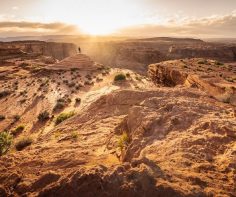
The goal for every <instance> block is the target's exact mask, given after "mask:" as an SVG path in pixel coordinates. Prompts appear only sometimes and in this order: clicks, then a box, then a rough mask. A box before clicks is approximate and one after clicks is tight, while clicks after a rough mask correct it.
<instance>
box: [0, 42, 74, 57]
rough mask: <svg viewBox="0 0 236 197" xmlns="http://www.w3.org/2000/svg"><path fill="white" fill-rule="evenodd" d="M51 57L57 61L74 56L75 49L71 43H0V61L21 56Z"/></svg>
mask: <svg viewBox="0 0 236 197" xmlns="http://www.w3.org/2000/svg"><path fill="white" fill-rule="evenodd" d="M23 53H24V54H28V55H34V56H39V55H44V56H52V57H53V58H56V59H58V60H62V59H64V58H66V57H69V56H72V55H75V54H76V53H77V47H76V45H75V44H71V43H54V42H43V41H14V42H0V57H1V59H9V58H14V57H21V56H22V54H23Z"/></svg>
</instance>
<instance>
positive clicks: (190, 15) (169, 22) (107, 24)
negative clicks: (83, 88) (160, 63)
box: [0, 0, 236, 37]
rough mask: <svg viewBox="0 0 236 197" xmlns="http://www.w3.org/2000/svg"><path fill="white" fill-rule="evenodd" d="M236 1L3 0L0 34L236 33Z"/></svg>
mask: <svg viewBox="0 0 236 197" xmlns="http://www.w3.org/2000/svg"><path fill="white" fill-rule="evenodd" d="M235 30H236V0H195V1H194V0H83V1H82V0H0V36H15V35H29V34H35V35H36V34H37V35H38V34H76V33H79V32H81V33H88V34H98V35H101V34H111V33H113V34H117V35H135V36H139V35H140V36H165V35H166V36H194V37H236V34H235V32H236V31H235Z"/></svg>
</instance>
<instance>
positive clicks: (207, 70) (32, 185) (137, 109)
mask: <svg viewBox="0 0 236 197" xmlns="http://www.w3.org/2000/svg"><path fill="white" fill-rule="evenodd" d="M74 43H75V44H67V43H63V42H62V43H53V42H45V41H21V42H15V41H14V42H6V43H0V58H2V61H0V132H1V133H4V135H2V136H1V137H0V145H1V144H3V142H5V146H4V147H3V146H0V147H1V148H2V149H1V156H0V196H4V197H5V196H72V197H73V196H94V195H96V196H127V197H128V196H129V197H130V196H140V197H141V196H235V195H236V193H235V191H236V165H235V164H236V140H235V139H236V63H235V46H234V45H233V44H232V45H231V44H219V43H206V42H204V41H202V40H198V39H176V38H152V39H132V40H131V39H129V40H122V41H120V40H119V41H109V42H88V40H84V41H80V42H79V43H76V42H74ZM76 44H77V45H76ZM78 46H80V47H81V49H82V54H79V53H78V52H77V47H78ZM6 136H7V137H6Z"/></svg>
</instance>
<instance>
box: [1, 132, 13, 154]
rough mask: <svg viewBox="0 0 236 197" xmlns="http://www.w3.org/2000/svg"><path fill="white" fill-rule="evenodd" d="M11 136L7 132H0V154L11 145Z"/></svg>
mask: <svg viewBox="0 0 236 197" xmlns="http://www.w3.org/2000/svg"><path fill="white" fill-rule="evenodd" d="M12 142H13V137H12V135H11V134H10V133H9V132H6V131H4V132H1V133H0V156H1V155H3V154H5V153H6V152H7V151H8V150H9V149H10V147H11V144H12Z"/></svg>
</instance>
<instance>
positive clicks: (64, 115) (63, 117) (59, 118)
mask: <svg viewBox="0 0 236 197" xmlns="http://www.w3.org/2000/svg"><path fill="white" fill-rule="evenodd" d="M74 115H75V113H74V112H68V113H61V114H60V115H59V116H57V118H56V121H55V123H56V125H58V124H60V123H61V122H63V121H65V120H66V119H68V118H70V117H72V116H74Z"/></svg>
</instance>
